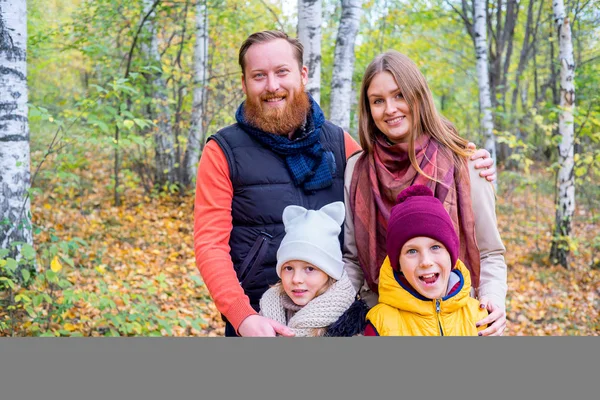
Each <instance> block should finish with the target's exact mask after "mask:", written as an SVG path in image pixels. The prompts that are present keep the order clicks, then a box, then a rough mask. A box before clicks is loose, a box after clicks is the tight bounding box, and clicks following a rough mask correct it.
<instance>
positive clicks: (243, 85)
mask: <svg viewBox="0 0 600 400" xmlns="http://www.w3.org/2000/svg"><path fill="white" fill-rule="evenodd" d="M242 90H243V91H244V94H246V95H247V94H248V93H246V79H245V78H244V74H242Z"/></svg>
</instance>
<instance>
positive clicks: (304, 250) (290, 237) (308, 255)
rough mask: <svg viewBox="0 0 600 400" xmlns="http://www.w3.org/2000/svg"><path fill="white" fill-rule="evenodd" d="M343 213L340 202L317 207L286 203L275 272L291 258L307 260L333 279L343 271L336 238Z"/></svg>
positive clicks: (337, 277) (339, 248) (343, 208)
mask: <svg viewBox="0 0 600 400" xmlns="http://www.w3.org/2000/svg"><path fill="white" fill-rule="evenodd" d="M345 214H346V208H345V207H344V203H342V202H341V201H336V202H334V203H331V204H327V205H326V206H323V207H322V208H321V209H320V210H307V209H306V208H304V207H300V206H287V207H286V208H285V209H284V210H283V224H284V225H285V236H284V237H283V240H282V241H281V245H280V246H279V250H277V267H276V268H277V275H278V276H279V277H281V268H282V267H283V265H284V264H285V263H286V262H288V261H292V260H299V261H304V262H307V263H310V264H312V265H314V266H315V267H317V268H319V269H320V270H321V271H323V272H325V273H326V274H327V275H329V276H330V277H332V278H333V279H336V280H339V279H340V278H341V277H342V273H343V272H344V262H343V261H342V250H341V245H340V240H339V235H340V232H341V231H342V227H341V226H342V223H343V222H344V217H345Z"/></svg>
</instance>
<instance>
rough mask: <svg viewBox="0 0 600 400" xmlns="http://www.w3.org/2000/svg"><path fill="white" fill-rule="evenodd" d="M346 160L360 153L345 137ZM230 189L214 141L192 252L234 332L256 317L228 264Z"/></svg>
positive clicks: (201, 174) (201, 172) (199, 194)
mask: <svg viewBox="0 0 600 400" xmlns="http://www.w3.org/2000/svg"><path fill="white" fill-rule="evenodd" d="M344 144H345V150H346V157H349V156H351V155H352V154H353V153H355V152H356V151H358V150H360V149H361V148H360V146H359V145H358V143H356V141H355V140H354V139H353V138H352V136H350V135H349V134H348V133H344ZM232 200H233V186H232V184H231V179H230V176H229V165H228V164H227V159H226V158H225V154H224V153H223V150H221V147H219V145H218V144H217V142H215V141H214V140H211V141H209V142H208V143H207V144H206V146H205V147H204V151H203V152H202V157H201V158H200V163H199V165H198V176H197V179H196V200H195V203H194V251H195V253H196V265H197V266H198V269H199V270H200V275H202V279H203V280H204V283H205V284H206V287H207V288H208V291H209V292H210V295H211V296H212V298H213V301H214V302H215V305H216V306H217V309H218V310H219V311H220V312H221V313H222V314H223V315H225V317H226V318H227V319H228V320H229V322H230V323H231V325H233V327H234V328H235V330H236V331H237V329H238V327H239V326H240V324H241V323H242V321H243V320H244V319H246V318H247V317H248V316H250V315H253V314H256V311H254V309H253V308H252V306H250V300H249V299H248V296H246V294H245V293H244V289H242V287H241V286H240V283H239V281H238V279H237V275H236V273H235V270H234V269H233V262H232V261H231V256H230V250H231V248H230V247H229V236H230V234H231V230H232V228H233V222H232V217H231V203H232Z"/></svg>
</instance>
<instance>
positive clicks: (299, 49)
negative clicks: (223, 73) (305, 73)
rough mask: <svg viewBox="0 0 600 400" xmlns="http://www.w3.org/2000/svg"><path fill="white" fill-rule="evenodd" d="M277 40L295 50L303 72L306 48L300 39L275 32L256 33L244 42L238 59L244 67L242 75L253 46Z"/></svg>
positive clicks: (299, 67) (299, 66) (295, 55)
mask: <svg viewBox="0 0 600 400" xmlns="http://www.w3.org/2000/svg"><path fill="white" fill-rule="evenodd" d="M276 39H284V40H286V41H287V42H288V43H289V44H290V45H291V46H292V49H293V50H294V57H295V58H296V61H298V69H300V70H302V65H303V61H302V57H303V56H304V46H302V43H300V41H299V40H298V39H295V38H291V37H289V36H288V35H287V34H286V33H285V32H283V31H276V30H274V31H262V32H255V33H253V34H252V35H250V36H248V38H247V39H246V40H244V43H242V46H241V47H240V53H239V59H238V61H239V63H240V67H242V74H244V73H245V72H244V69H245V68H246V60H245V57H246V53H247V52H248V49H249V48H250V46H252V45H253V44H259V43H268V42H271V41H273V40H276Z"/></svg>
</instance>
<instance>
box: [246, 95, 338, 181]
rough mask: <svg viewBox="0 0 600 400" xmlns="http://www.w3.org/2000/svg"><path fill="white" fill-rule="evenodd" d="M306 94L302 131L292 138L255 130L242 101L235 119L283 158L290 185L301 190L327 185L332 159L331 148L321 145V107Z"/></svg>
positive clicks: (330, 179) (331, 177) (331, 170)
mask: <svg viewBox="0 0 600 400" xmlns="http://www.w3.org/2000/svg"><path fill="white" fill-rule="evenodd" d="M308 96H309V100H310V112H309V113H308V115H307V117H306V124H305V126H304V134H303V135H302V136H301V137H299V138H297V139H294V140H290V139H288V138H287V137H286V136H280V135H276V134H273V133H268V132H264V131H261V130H260V129H257V128H256V127H254V126H252V125H250V124H249V123H248V122H247V121H246V118H245V116H244V104H245V102H243V103H242V104H240V106H239V108H238V110H237V112H236V113H235V118H236V120H237V122H238V124H239V125H240V127H241V128H242V129H243V130H244V131H246V133H248V134H249V135H250V136H252V137H253V138H254V139H256V140H258V141H259V142H260V143H261V144H262V145H263V146H265V147H266V148H268V149H270V150H272V151H273V152H275V153H277V154H279V155H280V156H282V157H284V158H285V164H286V166H287V168H288V171H289V172H290V174H291V176H292V180H293V182H294V185H296V186H301V185H302V187H303V188H304V191H305V192H312V191H315V190H319V189H324V188H326V187H329V186H331V184H332V183H333V174H334V173H335V159H334V157H333V153H332V152H331V151H325V149H323V147H322V146H321V141H320V138H321V127H322V126H323V123H324V122H325V116H324V115H323V111H322V110H321V107H319V105H318V104H317V102H315V101H314V100H313V98H312V97H311V96H310V94H309V95H308Z"/></svg>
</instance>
